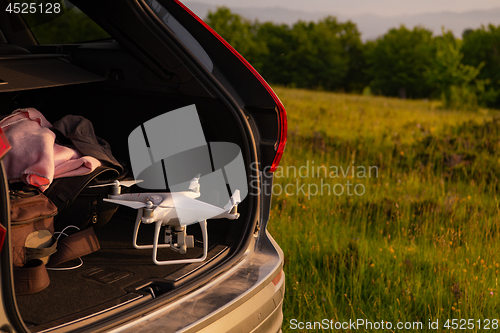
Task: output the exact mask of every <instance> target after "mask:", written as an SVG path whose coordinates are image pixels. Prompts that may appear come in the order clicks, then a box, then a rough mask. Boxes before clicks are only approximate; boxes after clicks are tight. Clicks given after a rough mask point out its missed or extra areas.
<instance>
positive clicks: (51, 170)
mask: <svg viewBox="0 0 500 333" xmlns="http://www.w3.org/2000/svg"><path fill="white" fill-rule="evenodd" d="M0 128H2V130H3V131H4V132H5V135H6V136H7V138H8V139H9V142H10V144H11V146H12V148H11V150H10V151H9V152H8V153H7V155H6V156H5V157H4V165H5V169H6V172H7V178H8V179H9V181H11V182H15V181H19V180H21V181H23V182H25V183H26V184H30V185H34V186H37V187H39V188H40V190H41V191H45V190H46V189H47V188H48V187H49V185H50V184H51V183H52V180H53V179H55V178H62V177H71V176H80V175H85V174H88V173H90V172H92V171H93V170H94V169H95V168H97V167H98V166H99V165H101V162H99V160H97V159H96V158H94V157H91V156H81V154H80V153H78V152H77V151H76V150H74V149H71V148H68V147H64V146H61V145H58V144H56V143H55V138H56V136H55V134H54V132H52V131H51V130H50V128H52V124H51V123H49V122H48V121H47V119H45V117H44V116H43V115H42V114H41V113H40V111H38V110H36V109H34V108H26V109H18V110H16V111H14V112H13V113H12V114H11V115H10V116H8V117H6V118H4V119H3V120H2V121H1V122H0Z"/></svg>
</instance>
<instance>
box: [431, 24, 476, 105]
mask: <svg viewBox="0 0 500 333" xmlns="http://www.w3.org/2000/svg"><path fill="white" fill-rule="evenodd" d="M434 43H435V45H436V57H435V59H434V63H433V65H432V67H430V68H428V69H427V71H426V72H425V74H426V76H427V79H428V82H429V83H430V84H431V85H432V86H433V87H435V89H436V90H437V91H438V93H439V94H440V96H441V100H442V101H443V106H444V107H445V108H448V109H468V110H474V109H477V107H478V96H479V95H481V94H482V93H484V87H485V82H484V80H480V79H477V77H478V75H479V72H480V71H481V68H482V67H483V65H484V63H480V64H479V65H478V66H477V67H475V66H471V65H465V64H463V63H462V58H463V54H462V53H461V51H460V47H461V44H462V41H461V40H457V39H455V37H454V36H453V34H452V33H451V32H445V31H444V29H443V35H442V36H441V37H436V38H435V40H434Z"/></svg>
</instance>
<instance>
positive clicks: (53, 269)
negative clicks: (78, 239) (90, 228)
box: [47, 225, 83, 271]
mask: <svg viewBox="0 0 500 333" xmlns="http://www.w3.org/2000/svg"><path fill="white" fill-rule="evenodd" d="M71 227H73V228H76V229H78V230H80V228H78V227H77V226H75V225H68V226H67V227H66V228H64V229H63V230H62V231H56V232H54V235H55V234H59V235H58V236H57V238H56V241H58V240H59V238H60V237H61V235H64V236H66V237H68V234H66V233H64V232H65V231H66V229H68V228H71ZM78 259H80V264H78V265H76V266H73V267H61V268H48V267H47V270H49V271H69V270H72V269H77V268H79V267H81V266H82V265H83V260H82V258H80V257H78Z"/></svg>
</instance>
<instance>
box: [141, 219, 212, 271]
mask: <svg viewBox="0 0 500 333" xmlns="http://www.w3.org/2000/svg"><path fill="white" fill-rule="evenodd" d="M141 220H142V209H139V210H138V212H137V219H136V221H135V228H134V240H133V244H134V247H135V248H136V249H151V248H152V249H153V262H154V263H155V264H156V265H175V264H191V263H196V262H202V261H204V260H205V259H206V258H207V254H208V232H207V221H206V220H204V221H199V223H200V227H201V233H202V236H203V255H202V256H201V257H199V258H193V259H177V260H161V261H160V260H158V259H157V255H158V249H159V248H165V247H168V248H170V249H171V250H173V251H177V252H179V253H181V254H185V253H186V251H187V249H188V248H192V247H194V238H193V236H191V235H187V234H186V227H185V226H174V227H172V226H169V225H167V226H166V228H167V229H166V234H165V244H159V243H158V240H159V238H160V231H161V227H162V222H161V221H157V222H156V223H155V233H154V238H153V244H152V245H138V244H137V234H138V233H139V226H140V224H141V222H142V221H141Z"/></svg>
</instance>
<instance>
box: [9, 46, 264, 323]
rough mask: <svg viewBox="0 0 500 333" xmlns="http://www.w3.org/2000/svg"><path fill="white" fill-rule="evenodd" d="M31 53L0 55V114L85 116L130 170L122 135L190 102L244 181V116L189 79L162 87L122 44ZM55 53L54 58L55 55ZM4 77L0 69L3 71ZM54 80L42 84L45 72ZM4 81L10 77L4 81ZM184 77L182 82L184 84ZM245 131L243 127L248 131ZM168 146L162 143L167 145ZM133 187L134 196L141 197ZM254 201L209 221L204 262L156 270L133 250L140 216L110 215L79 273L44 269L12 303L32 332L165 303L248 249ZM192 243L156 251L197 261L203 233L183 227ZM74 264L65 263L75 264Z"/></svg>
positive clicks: (147, 236)
mask: <svg viewBox="0 0 500 333" xmlns="http://www.w3.org/2000/svg"><path fill="white" fill-rule="evenodd" d="M27 49H28V51H29V53H28V54H22V55H20V54H9V55H4V56H0V58H1V59H0V68H2V69H3V73H7V74H6V75H5V77H3V79H4V80H5V81H7V82H8V81H10V83H11V84H7V85H0V102H1V108H2V109H1V111H2V112H1V114H8V113H10V112H12V111H13V110H15V109H17V108H24V107H34V108H36V109H38V110H39V111H41V112H42V114H44V116H45V117H46V118H47V120H48V121H49V122H52V123H53V122H55V121H56V120H58V119H60V118H62V117H63V116H65V115H68V114H73V115H81V116H84V117H85V118H87V119H89V120H90V121H91V122H92V124H93V125H94V130H95V133H96V135H97V136H98V137H100V138H102V139H104V140H106V141H107V142H108V143H109V144H110V146H111V148H112V152H113V155H114V157H115V158H116V159H117V160H119V161H121V162H123V164H124V165H125V166H126V167H128V168H129V170H130V158H129V150H128V141H127V140H128V136H129V134H130V133H131V132H132V130H134V129H135V128H136V127H137V126H140V125H141V124H143V123H144V122H145V121H148V120H150V119H152V118H154V117H156V116H158V115H161V114H163V113H165V112H168V111H172V110H175V109H178V108H180V107H184V106H187V105H192V104H194V105H196V108H197V112H198V115H199V118H200V122H201V125H202V128H203V132H204V135H205V138H206V140H207V142H209V141H210V142H232V143H235V144H237V145H238V146H239V147H240V148H241V149H242V154H243V158H244V161H245V165H246V168H247V175H249V174H248V172H249V170H250V169H249V168H250V165H251V163H252V162H253V161H252V157H251V156H254V152H252V151H251V147H252V144H251V143H250V142H249V139H248V132H245V129H244V127H243V126H242V124H243V123H244V122H243V121H242V120H241V118H242V112H241V111H240V110H237V109H234V108H232V107H231V105H230V104H228V103H227V102H225V101H224V100H223V99H221V98H220V97H219V96H217V95H214V94H213V90H212V92H209V90H207V89H205V87H204V85H203V84H202V83H201V82H200V81H198V80H197V79H195V78H191V79H189V80H187V81H183V78H180V79H179V80H180V81H179V82H175V80H174V82H170V83H169V82H167V83H165V81H164V79H162V78H159V77H158V76H157V75H156V74H155V73H153V72H152V71H150V69H149V68H147V67H146V66H144V65H143V64H142V63H141V62H140V61H138V60H136V59H135V58H134V57H133V56H131V55H130V54H129V53H128V52H127V51H125V50H124V49H123V48H122V47H121V46H120V45H118V43H116V42H112V41H108V42H100V43H94V44H87V45H67V46H57V47H55V46H54V47H51V46H34V47H30V48H27ZM56 52H57V53H58V54H54V53H56ZM0 72H1V71H0ZM50 73H52V74H53V75H50V77H51V79H48V77H49V75H48V74H50ZM8 75H10V77H8ZM181 81H183V82H181ZM247 130H248V129H247ZM165 144H168V142H167V143H165ZM141 190H142V189H135V190H133V191H141ZM252 200H257V199H256V197H252V196H249V199H248V200H245V201H244V202H243V203H242V204H240V206H239V207H238V212H239V213H240V214H241V215H240V218H239V219H238V220H235V221H229V220H227V219H220V220H212V221H211V220H209V221H208V240H209V252H208V258H207V260H205V262H203V263H193V264H175V265H165V266H158V265H155V264H154V263H153V261H152V250H148V249H145V250H138V249H135V248H134V247H133V246H132V234H133V228H134V222H135V219H136V211H135V210H133V209H131V208H127V207H120V208H119V209H118V211H117V213H115V215H114V216H113V218H112V219H111V220H110V221H109V222H108V223H107V224H106V225H104V226H103V227H101V228H98V229H96V234H97V237H98V240H99V243H100V247H101V249H100V250H98V251H96V252H94V253H92V254H90V255H87V256H84V257H83V258H82V260H83V265H81V266H80V267H78V268H75V269H67V270H51V271H49V277H50V285H49V287H48V288H47V289H45V290H43V291H41V292H39V293H36V294H33V295H25V296H18V297H16V302H17V307H18V310H19V313H20V315H21V317H22V320H23V321H24V322H25V324H26V326H28V327H29V328H30V329H31V330H32V331H42V330H46V329H50V328H53V327H58V326H59V327H62V326H64V325H67V324H68V323H71V322H78V321H82V323H84V321H85V320H87V321H92V317H93V316H96V315H100V316H102V315H106V314H109V315H111V314H115V313H117V312H120V311H124V310H126V309H128V308H133V307H137V306H138V305H142V306H145V309H146V308H147V305H148V303H147V302H151V301H152V300H154V299H158V298H159V297H163V302H168V301H169V295H170V294H171V295H178V291H179V290H181V289H182V288H183V287H185V286H186V285H188V284H190V286H191V287H192V284H193V283H195V282H196V281H198V282H197V283H200V282H201V281H203V279H204V278H209V277H210V275H211V274H212V275H213V274H215V268H218V269H219V270H221V269H222V270H223V269H224V268H223V267H224V265H228V263H229V261H234V260H236V256H235V255H237V254H238V253H241V251H242V249H245V248H246V246H248V242H249V241H250V239H251V238H253V237H251V236H250V235H252V234H253V232H254V229H255V223H256V218H255V215H256V210H255V208H254V209H252V207H256V206H255V205H256V203H255V202H253V201H252ZM153 230H154V226H153V225H142V226H141V229H140V233H139V243H142V244H151V243H152V239H153ZM188 234H192V235H194V236H195V247H194V248H192V249H188V252H187V253H186V254H179V253H177V252H174V251H172V250H170V249H168V248H165V249H160V250H159V252H158V253H159V259H160V260H171V259H179V258H196V257H199V256H201V254H202V252H203V249H202V242H201V241H202V237H201V228H200V226H199V225H198V224H193V225H191V226H189V227H188ZM78 264H79V261H76V262H73V263H70V264H68V265H67V266H68V267H71V266H72V265H73V266H74V265H78Z"/></svg>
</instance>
